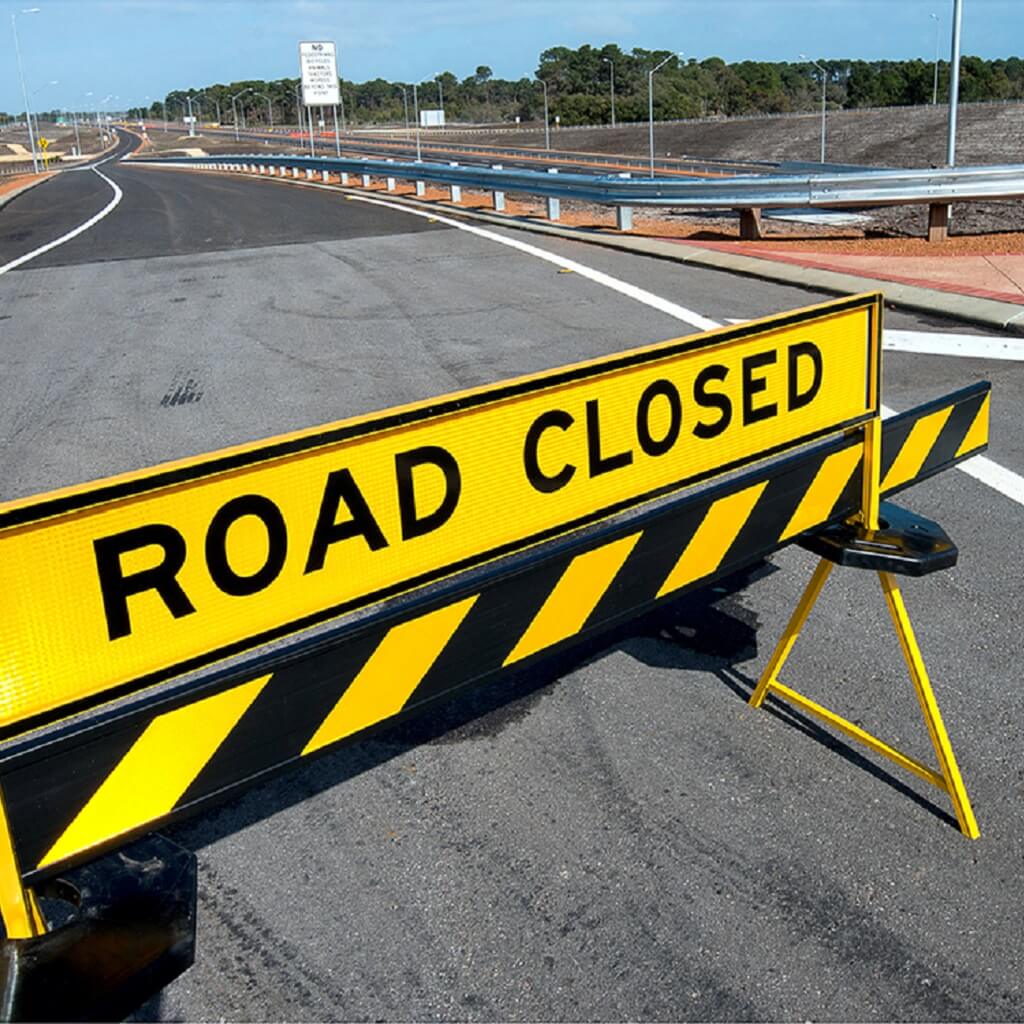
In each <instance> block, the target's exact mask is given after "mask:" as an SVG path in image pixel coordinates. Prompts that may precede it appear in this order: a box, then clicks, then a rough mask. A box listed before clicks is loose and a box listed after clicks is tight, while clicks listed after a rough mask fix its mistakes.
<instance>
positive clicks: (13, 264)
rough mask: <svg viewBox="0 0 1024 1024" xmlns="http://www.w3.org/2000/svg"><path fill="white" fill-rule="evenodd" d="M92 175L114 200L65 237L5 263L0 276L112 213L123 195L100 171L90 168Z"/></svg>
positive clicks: (77, 234) (73, 236)
mask: <svg viewBox="0 0 1024 1024" xmlns="http://www.w3.org/2000/svg"><path fill="white" fill-rule="evenodd" d="M92 171H93V173H94V174H98V175H99V176H100V177H101V178H102V179H103V180H104V181H105V182H106V183H107V184H108V185H109V186H110V187H111V188H112V189H113V190H114V198H113V199H111V200H110V202H109V203H107V205H106V206H104V207H103V209H102V210H100V212H99V213H97V214H96V215H95V216H92V217H90V218H89V219H88V220H87V221H86V222H85V223H84V224H79V225H78V227H77V228H73V229H72V230H71V231H69V232H68V233H67V234H66V235H61V236H60V238H55V239H54V240H53V241H52V242H47V243H46V245H41V246H40V247H39V248H38V249H33V250H32V251H31V252H27V253H25V255H24V256H19V257H18V258H17V259H16V260H11V262H10V263H5V264H4V265H3V266H2V267H0V276H3V275H4V274H6V273H7V272H8V271H9V270H14V269H15V268H16V267H20V266H22V265H24V264H25V263H28V262H29V260H34V259H35V258H36V257H37V256H42V255H43V253H44V252H49V251H50V250H51V249H56V248H57V246H59V245H63V244H64V243H65V242H70V241H71V239H72V238H77V237H78V236H79V235H80V234H82V232H83V231H88V230H89V228H91V227H92V226H93V225H94V224H98V223H99V222H100V221H101V220H103V218H104V217H106V216H107V214H109V213H112V212H113V211H114V209H115V208H116V206H117V204H118V203H120V202H121V198H122V197H123V195H124V193H123V192H122V191H121V189H120V188H119V187H118V185H117V183H116V182H114V181H111V180H110V178H108V177H107V176H106V175H105V174H104V173H103V172H102V171H99V170H97V169H96V168H95V167H93V168H92Z"/></svg>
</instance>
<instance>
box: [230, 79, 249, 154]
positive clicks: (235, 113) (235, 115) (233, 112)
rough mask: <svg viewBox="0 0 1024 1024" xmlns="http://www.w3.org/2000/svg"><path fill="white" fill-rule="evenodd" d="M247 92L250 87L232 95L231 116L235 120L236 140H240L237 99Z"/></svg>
mask: <svg viewBox="0 0 1024 1024" xmlns="http://www.w3.org/2000/svg"><path fill="white" fill-rule="evenodd" d="M247 92H249V90H248V89H242V90H241V91H239V92H236V93H235V94H234V96H232V97H231V118H232V120H233V121H234V122H235V142H237V141H238V109H237V108H236V107H235V100H237V99H238V97H239V96H244V95H245V94H246V93H247Z"/></svg>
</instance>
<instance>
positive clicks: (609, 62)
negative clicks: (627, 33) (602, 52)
mask: <svg viewBox="0 0 1024 1024" xmlns="http://www.w3.org/2000/svg"><path fill="white" fill-rule="evenodd" d="M601 60H603V61H604V62H605V64H607V65H608V67H609V68H610V69H611V73H612V84H611V93H612V127H613V128H614V127H615V61H613V60H612V59H611V57H602V58H601Z"/></svg>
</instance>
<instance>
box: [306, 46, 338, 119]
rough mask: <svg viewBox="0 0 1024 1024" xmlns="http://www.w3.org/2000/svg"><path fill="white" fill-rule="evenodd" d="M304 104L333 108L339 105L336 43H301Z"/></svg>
mask: <svg viewBox="0 0 1024 1024" xmlns="http://www.w3.org/2000/svg"><path fill="white" fill-rule="evenodd" d="M299 67H300V68H301V69H302V102H303V103H304V104H305V105H306V106H307V107H333V106H335V105H336V104H337V103H338V63H337V60H336V58H335V55H334V43H326V42H325V43H299Z"/></svg>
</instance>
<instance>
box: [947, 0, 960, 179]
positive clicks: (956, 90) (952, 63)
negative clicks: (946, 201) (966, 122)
mask: <svg viewBox="0 0 1024 1024" xmlns="http://www.w3.org/2000/svg"><path fill="white" fill-rule="evenodd" d="M963 13H964V4H963V0H953V42H952V45H951V47H950V55H949V136H948V138H947V140H946V163H947V164H948V165H949V166H950V167H955V166H956V108H957V104H958V103H959V102H960V24H961V22H962V21H963Z"/></svg>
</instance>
